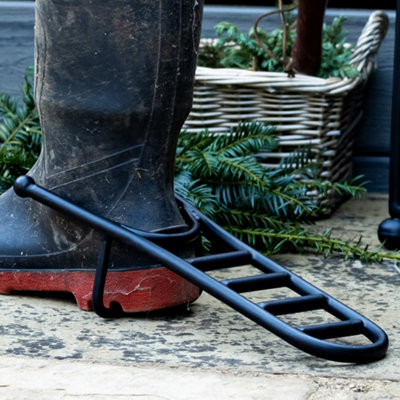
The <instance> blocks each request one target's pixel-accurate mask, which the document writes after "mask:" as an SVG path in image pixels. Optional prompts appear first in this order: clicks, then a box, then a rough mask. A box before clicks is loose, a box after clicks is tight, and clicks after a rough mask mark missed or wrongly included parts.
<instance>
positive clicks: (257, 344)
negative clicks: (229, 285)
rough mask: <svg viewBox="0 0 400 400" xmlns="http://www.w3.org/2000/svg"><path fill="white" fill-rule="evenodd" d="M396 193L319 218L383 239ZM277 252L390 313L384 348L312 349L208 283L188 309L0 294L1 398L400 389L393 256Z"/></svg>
mask: <svg viewBox="0 0 400 400" xmlns="http://www.w3.org/2000/svg"><path fill="white" fill-rule="evenodd" d="M386 210H387V197H386V196H383V195H373V194H370V195H368V196H367V197H366V198H364V199H362V200H352V201H350V202H348V203H346V204H344V205H343V206H342V207H341V208H340V209H339V210H338V211H337V212H336V213H335V214H334V216H333V217H332V218H330V219H328V220H325V221H321V222H319V223H318V227H317V228H319V227H320V228H321V229H322V227H323V226H332V227H335V230H334V232H335V235H336V236H339V237H352V236H356V235H358V234H360V233H362V234H363V236H364V237H365V239H366V241H367V242H369V243H371V244H372V245H377V244H378V242H377V239H376V229H377V226H378V224H379V223H380V222H381V221H382V220H383V219H384V218H386V217H387V211H386ZM275 260H276V261H278V262H279V263H281V264H282V265H284V266H286V267H288V268H289V269H291V270H292V271H294V272H296V273H297V274H299V275H300V276H302V277H303V278H305V279H306V280H308V281H310V282H311V283H313V284H315V285H316V286H318V287H319V288H321V289H324V290H325V291H327V292H328V293H330V294H332V295H333V296H335V297H336V298H338V299H339V300H341V301H342V302H344V303H345V304H347V305H349V306H351V307H353V308H355V309H356V310H357V311H359V312H361V313H362V314H364V315H365V316H367V317H369V318H370V319H372V320H373V321H374V322H376V323H377V324H378V325H380V326H381V327H382V328H383V329H384V330H385V331H386V332H387V334H388V336H389V339H390V347H389V352H388V355H387V357H386V358H385V359H383V360H381V361H379V362H376V363H373V364H368V365H346V364H339V363H334V362H329V361H325V360H321V359H317V358H315V357H312V356H309V355H307V354H305V353H302V352H301V351H299V350H297V349H295V348H293V347H291V346H290V345H288V344H286V343H285V342H283V341H282V340H280V339H278V338H277V337H276V336H274V335H272V334H271V333H269V332H268V331H266V330H264V329H263V328H261V327H259V326H257V325H255V324H253V323H251V322H247V321H246V320H245V319H244V318H243V317H242V316H240V315H239V314H237V313H235V312H234V311H232V310H230V309H229V308H228V307H226V306H225V305H223V304H221V303H219V302H218V301H217V300H215V299H213V298H211V297H210V296H208V295H206V294H203V295H202V296H201V297H200V299H199V300H198V301H197V302H195V303H194V304H193V305H192V306H191V308H190V310H188V309H178V310H170V311H168V312H157V313H151V314H146V315H139V316H136V317H135V318H124V319H115V320H103V319H101V318H99V317H97V316H96V315H95V314H94V313H89V312H84V311H79V310H78V309H77V307H76V305H75V304H74V302H73V301H72V300H71V299H70V298H69V297H66V296H62V297H60V296H58V297H56V296H54V297H52V298H44V297H42V296H38V295H25V296H15V295H11V296H0V349H1V350H0V355H1V356H0V399H25V398H26V399H28V398H29V399H41V400H46V399H76V398H79V399H109V398H116V399H131V398H137V397H138V398H143V399H146V400H147V399H171V400H172V399H174V400H176V399H197V398H199V399H200V398H202V399H204V398H205V399H215V398H218V399H219V400H220V399H295V400H297V399H313V400H317V399H328V398H329V399H400V290H399V287H400V272H399V269H398V267H396V266H395V265H393V263H391V262H385V263H382V264H369V265H368V264H362V263H361V262H360V261H358V260H355V261H353V260H349V261H345V260H343V259H341V258H338V257H331V258H328V259H324V258H323V257H320V256H314V255H312V256H299V255H281V256H278V257H275Z"/></svg>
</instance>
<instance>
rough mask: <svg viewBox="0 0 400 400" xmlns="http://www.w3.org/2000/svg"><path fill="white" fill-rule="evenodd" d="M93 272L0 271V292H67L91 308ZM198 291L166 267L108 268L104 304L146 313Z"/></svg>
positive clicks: (186, 299) (196, 294) (193, 296)
mask: <svg viewBox="0 0 400 400" xmlns="http://www.w3.org/2000/svg"><path fill="white" fill-rule="evenodd" d="M94 276H95V271H94V270H93V271H90V270H89V271H88V270H86V271H76V270H65V269H61V270H44V269H43V270H29V271H26V270H25V271H23V270H17V271H0V294H11V293H12V292H24V291H30V292H67V293H72V294H73V296H74V297H75V300H76V302H77V305H78V307H79V308H80V309H81V310H87V311H92V310H93V308H92V288H93V282H94ZM199 296H200V290H199V288H198V287H196V286H194V285H193V284H191V283H190V282H188V281H186V280H185V279H183V278H181V277H180V276H179V275H176V274H175V273H173V272H172V271H170V270H169V269H167V268H165V267H159V268H151V269H142V270H131V271H109V272H108V274H107V279H106V283H105V288H104V296H103V298H104V305H105V306H106V307H107V308H111V307H113V306H115V305H116V304H119V306H120V307H121V308H122V310H123V311H124V312H145V311H153V310H159V309H163V308H169V307H174V306H178V305H182V304H186V303H190V302H192V301H194V300H196V299H197V298H198V297H199Z"/></svg>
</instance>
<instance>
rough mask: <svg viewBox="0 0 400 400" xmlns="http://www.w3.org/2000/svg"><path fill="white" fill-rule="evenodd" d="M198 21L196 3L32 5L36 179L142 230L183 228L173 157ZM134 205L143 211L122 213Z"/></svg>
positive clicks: (40, 0)
mask: <svg viewBox="0 0 400 400" xmlns="http://www.w3.org/2000/svg"><path fill="white" fill-rule="evenodd" d="M201 15H202V1H197V0H160V1H154V0H137V1H136V0H135V1H127V0H116V1H113V2H109V1H106V0H100V1H96V2H92V1H87V2H77V1H75V2H74V1H63V0H37V2H36V36H35V37H36V39H35V54H36V56H35V60H36V63H35V65H36V80H35V97H36V102H37V105H38V110H39V115H40V120H41V126H42V131H43V152H42V155H41V157H40V161H39V164H40V167H39V168H36V169H35V170H36V171H37V172H36V174H37V176H36V177H35V178H36V179H37V180H38V181H39V182H41V183H42V184H44V185H45V186H47V187H50V188H58V192H59V194H61V195H63V196H66V197H67V198H70V199H71V200H73V201H75V202H76V203H78V204H81V205H84V206H85V207H86V208H88V209H90V210H91V211H93V212H97V213H100V214H102V215H107V216H109V217H110V218H113V219H116V220H118V221H119V222H122V223H127V224H132V222H133V221H136V223H134V225H135V226H136V227H139V228H142V229H158V228H162V227H164V226H168V225H170V224H172V225H175V224H179V223H180V221H181V220H180V217H179V215H178V214H177V210H176V206H175V204H174V199H173V172H174V159H175V150H176V142H177V138H178V135H179V131H180V129H181V126H182V124H183V122H184V120H185V119H186V117H187V115H188V113H189V111H190V108H191V104H192V90H193V80H194V72H195V62H196V49H197V45H198V41H199V33H200V22H201ZM75 182H79V183H78V184H77V185H75ZM96 182H97V184H96ZM107 182H109V184H107ZM83 186H86V187H87V188H89V189H88V190H83V189H82V188H83ZM101 187H105V188H106V190H104V189H103V190H102V189H101ZM105 191H106V192H107V193H104V192H105ZM78 192H79V195H77V193H78ZM98 199H100V200H98ZM116 202H118V204H119V205H115V204H116ZM152 202H153V203H155V204H153V205H151V203H152ZM161 203H164V205H161ZM144 204H147V205H148V207H147V208H148V209H147V210H143V205H144ZM138 206H140V208H141V210H142V211H140V212H139V215H137V214H138V213H134V212H132V211H127V210H128V209H130V210H132V209H133V208H137V207H138ZM110 209H112V210H114V211H113V212H111V214H110ZM161 209H162V210H161ZM164 212H165V213H166V214H167V215H166V216H165V217H164V216H163V214H164ZM107 213H108V214H107ZM149 215H153V216H154V218H155V219H157V220H160V219H161V220H164V221H161V220H160V222H159V223H149V221H148V218H149Z"/></svg>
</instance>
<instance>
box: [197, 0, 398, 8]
mask: <svg viewBox="0 0 400 400" xmlns="http://www.w3.org/2000/svg"><path fill="white" fill-rule="evenodd" d="M205 3H206V4H220V5H237V6H265V7H272V6H275V5H276V3H277V2H276V0H205ZM329 7H330V8H370V9H395V8H396V0H379V1H376V0H375V1H368V0H367V1H361V0H329Z"/></svg>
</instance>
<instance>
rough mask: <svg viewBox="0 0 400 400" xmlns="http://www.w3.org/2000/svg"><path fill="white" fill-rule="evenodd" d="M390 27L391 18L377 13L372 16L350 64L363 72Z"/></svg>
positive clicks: (355, 48) (359, 39)
mask: <svg viewBox="0 0 400 400" xmlns="http://www.w3.org/2000/svg"><path fill="white" fill-rule="evenodd" d="M388 27H389V18H388V16H387V14H386V13H384V12H382V11H375V12H373V13H372V14H371V15H370V17H369V19H368V21H367V23H366V24H365V26H364V28H363V30H362V32H361V34H360V37H359V38H358V41H357V44H356V46H355V47H354V52H353V54H352V56H351V59H350V63H351V64H352V65H354V66H355V67H356V68H357V70H358V71H360V72H361V71H362V70H363V69H364V67H365V65H366V64H367V62H368V60H369V59H370V58H371V57H373V56H375V55H376V53H377V52H378V50H379V47H380V45H381V43H382V40H383V39H384V37H385V36H386V32H387V30H388Z"/></svg>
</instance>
